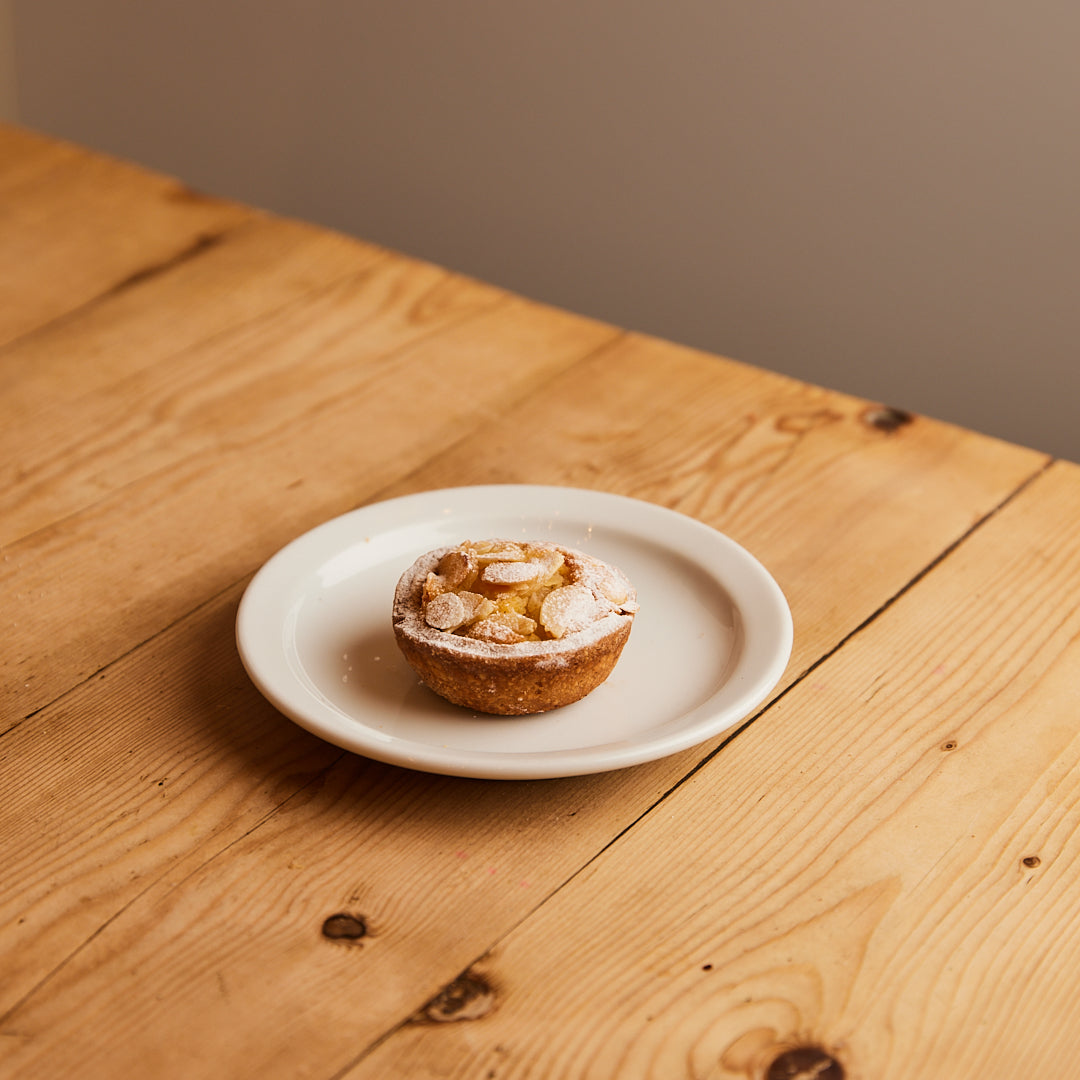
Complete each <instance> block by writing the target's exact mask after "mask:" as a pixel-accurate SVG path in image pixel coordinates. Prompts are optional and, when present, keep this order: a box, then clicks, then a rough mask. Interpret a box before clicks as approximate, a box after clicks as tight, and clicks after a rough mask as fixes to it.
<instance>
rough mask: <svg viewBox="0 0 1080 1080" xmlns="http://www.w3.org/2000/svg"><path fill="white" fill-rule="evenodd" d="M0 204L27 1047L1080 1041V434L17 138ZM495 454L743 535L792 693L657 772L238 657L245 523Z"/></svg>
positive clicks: (498, 1072) (525, 477) (20, 1033)
mask: <svg viewBox="0 0 1080 1080" xmlns="http://www.w3.org/2000/svg"><path fill="white" fill-rule="evenodd" d="M0 212H3V213H5V215H6V217H5V223H10V225H11V229H10V231H9V232H5V246H4V248H3V251H2V255H3V258H0V291H2V290H7V291H6V292H4V293H3V295H4V296H5V297H10V298H12V299H13V302H14V306H15V309H17V313H16V314H15V315H11V314H8V313H7V312H8V308H9V307H10V306H11V305H8V306H7V307H5V308H4V309H3V310H4V312H5V314H4V315H0V394H2V400H3V401H4V405H5V424H4V425H3V426H2V427H0V605H2V607H3V611H4V628H5V631H6V640H8V641H9V643H10V644H9V648H8V650H6V651H5V653H4V655H3V656H2V657H0V694H2V695H3V696H2V701H3V705H2V706H0V709H2V710H3V712H2V716H0V854H2V857H3V859H4V868H5V872H4V874H3V875H2V876H0V971H2V972H3V973H4V975H3V978H2V979H0V1073H3V1075H5V1077H6V1076H8V1075H10V1076H12V1077H28V1078H29V1077H38V1076H42V1075H50V1076H51V1075H57V1076H62V1075H79V1076H85V1077H90V1078H96V1077H99V1076H100V1077H103V1078H104V1077H106V1076H107V1077H114V1076H123V1075H134V1074H137V1073H140V1072H141V1073H143V1074H148V1075H152V1076H155V1077H170V1076H178V1077H179V1076H183V1077H187V1076H191V1075H215V1076H224V1077H229V1078H234V1077H235V1078H242V1077H247V1076H256V1075H257V1076H259V1077H260V1078H265V1077H275V1076H281V1077H293V1076H298V1075H308V1076H315V1077H326V1078H327V1080H330V1078H331V1077H337V1078H342V1077H344V1076H345V1075H350V1076H354V1077H356V1078H359V1077H361V1076H380V1077H382V1076H395V1075H407V1076H413V1075H415V1076H420V1077H423V1076H436V1075H437V1076H462V1077H465V1076H468V1077H472V1076H488V1077H493V1076H497V1077H503V1076H525V1075H532V1076H538V1075H543V1076H553V1077H561V1076H567V1077H570V1076H583V1077H584V1076H589V1077H599V1076H604V1077H607V1076H616V1075H618V1076H650V1077H652V1076H655V1077H659V1076H665V1077H666V1076H669V1075H675V1076H695V1077H711V1078H712V1080H730V1078H732V1077H746V1078H754V1080H761V1078H762V1077H764V1076H765V1072H766V1071H767V1069H768V1067H769V1063H770V1062H772V1061H773V1060H774V1059H775V1058H776V1057H777V1055H778V1054H780V1053H781V1052H782V1051H784V1050H785V1049H788V1048H790V1047H792V1046H795V1045H805V1046H806V1047H808V1049H807V1050H806V1053H808V1054H817V1055H818V1057H817V1058H815V1059H813V1060H810V1059H808V1058H806V1057H803V1058H798V1057H796V1058H791V1059H789V1060H790V1061H791V1062H792V1063H793V1068H794V1069H795V1070H796V1071H798V1070H799V1069H801V1070H802V1072H803V1073H807V1072H813V1070H815V1069H816V1070H817V1072H818V1075H819V1076H828V1075H829V1074H828V1073H827V1072H825V1073H822V1071H821V1069H822V1068H823V1067H824V1064H823V1063H825V1062H826V1059H824V1058H822V1057H821V1054H824V1053H829V1054H834V1055H835V1057H836V1060H837V1061H838V1062H839V1063H841V1064H842V1066H843V1068H844V1069H845V1070H846V1076H847V1077H849V1078H853V1077H857V1076H875V1077H878V1076H882V1077H915V1076H919V1077H924V1076H941V1077H943V1078H944V1077H949V1078H950V1080H951V1078H952V1077H954V1076H955V1077H957V1078H959V1080H963V1078H964V1077H966V1076H969V1075H970V1076H976V1075H979V1076H986V1077H991V1078H994V1080H996V1078H997V1077H1001V1078H1004V1077H1012V1076H1015V1075H1026V1074H1027V1072H1028V1071H1030V1070H1027V1069H1026V1066H1025V1067H1021V1062H1022V1061H1025V1062H1026V1061H1028V1060H1030V1061H1034V1062H1037V1063H1040V1068H1041V1071H1049V1069H1050V1067H1051V1066H1052V1064H1053V1062H1054V1060H1056V1059H1054V1057H1053V1055H1054V1054H1055V1053H1059V1054H1061V1055H1063V1056H1062V1058H1061V1060H1069V1057H1068V1053H1069V1052H1070V1051H1071V1052H1073V1053H1075V1050H1076V1047H1075V1045H1074V1041H1073V1040H1074V1036H1072V1035H1071V1034H1070V1032H1072V1031H1073V1030H1075V1024H1073V1023H1070V1021H1071V1020H1073V1019H1075V1018H1074V1017H1073V1016H1072V1014H1071V1013H1070V1012H1069V1007H1068V1001H1069V1000H1070V999H1071V998H1073V997H1075V992H1076V987H1075V978H1074V976H1072V974H1071V972H1072V971H1074V970H1076V968H1077V964H1076V960H1077V959H1080V957H1077V955H1076V952H1077V944H1076V943H1077V938H1078V934H1077V932H1076V927H1075V925H1074V922H1075V920H1074V918H1073V915H1072V907H1071V905H1070V903H1069V896H1070V892H1071V893H1075V888H1076V882H1075V881H1074V876H1075V875H1074V873H1073V872H1072V871H1071V869H1070V867H1071V866H1072V865H1075V863H1076V859H1075V854H1076V853H1075V852H1074V851H1073V848H1074V847H1075V843H1076V841H1075V840H1074V834H1075V832H1076V829H1075V825H1076V818H1077V798H1076V795H1077V791H1078V790H1080V784H1077V776H1078V775H1080V769H1078V768H1077V765H1078V761H1077V756H1078V749H1080V748H1078V746H1077V740H1076V739H1075V737H1074V735H1073V730H1074V727H1075V725H1073V724H1072V723H1071V721H1070V716H1071V709H1072V704H1071V703H1072V701H1073V697H1074V695H1073V693H1072V687H1073V686H1074V685H1075V677H1076V674H1077V673H1076V664H1077V656H1076V647H1075V645H1074V640H1076V639H1078V629H1080V628H1078V627H1077V626H1076V619H1077V616H1076V615H1075V612H1076V610H1077V603H1076V600H1077V597H1076V595H1075V593H1076V591H1077V589H1078V588H1080V584H1078V582H1080V572H1078V570H1080V565H1078V564H1080V560H1078V558H1077V544H1078V541H1077V540H1075V539H1074V537H1075V536H1077V535H1078V533H1077V529H1076V524H1077V520H1078V517H1080V493H1078V492H1080V487H1078V484H1080V481H1078V479H1077V471H1076V470H1074V469H1071V468H1069V467H1065V466H1062V465H1057V464H1056V465H1054V466H1052V467H1051V468H1050V469H1049V470H1047V468H1046V467H1047V459H1046V458H1045V457H1044V456H1043V455H1039V454H1036V453H1034V452H1030V451H1026V450H1022V449H1020V448H1017V447H1011V446H1007V445H1005V444H1002V443H999V442H995V441H993V440H990V439H985V438H983V437H980V436H977V435H974V434H972V433H970V432H965V431H963V430H961V429H958V428H952V427H948V426H947V425H942V424H937V423H934V422H932V421H929V420H925V419H923V418H920V417H908V416H905V415H903V414H900V413H896V412H895V411H891V410H888V409H882V408H880V407H878V406H875V405H873V404H871V403H866V402H862V401H858V400H855V399H852V398H850V397H845V396H844V395H840V394H835V393H832V392H829V391H826V390H822V389H819V388H815V387H810V386H806V385H804V384H800V383H797V382H794V381H792V380H789V379H784V378H781V377H779V376H773V375H769V374H767V373H764V372H761V371H757V370H755V369H753V368H749V367H747V366H745V365H740V364H735V363H732V362H730V361H724V360H720V359H718V358H715V357H711V356H707V355H704V354H701V353H697V352H694V351H692V350H689V349H683V348H679V347H677V346H674V345H670V344H667V343H664V342H659V341H656V340H653V339H648V338H644V337H640V336H637V335H627V334H623V333H621V332H620V331H618V330H617V329H615V328H612V327H609V326H605V325H603V324H600V323H595V322H592V321H590V320H587V319H583V318H580V317H578V316H573V315H570V314H567V313H565V312H559V311H555V310H552V309H548V308H544V307H542V306H540V305H537V304H532V303H529V302H527V301H525V300H522V299H520V298H516V297H513V296H510V295H508V294H506V293H505V292H503V291H501V290H499V289H496V288H493V287H491V286H488V285H484V284H482V283H479V282H475V281H470V280H468V279H464V278H461V277H459V276H456V275H453V274H450V273H448V272H447V271H445V270H442V269H440V268H438V267H433V266H429V265H427V264H424V263H420V262H417V261H415V260H410V259H406V258H404V257H402V256H399V255H397V254H395V253H392V252H387V251H383V250H380V249H378V248H374V247H372V246H370V245H366V244H362V243H358V242H353V241H350V240H348V239H346V238H343V237H338V236H333V235H331V234H327V233H325V232H323V231H320V230H316V229H312V228H310V227H307V226H302V225H299V224H297V223H291V222H283V221H280V220H277V219H274V218H271V217H267V216H265V215H261V214H257V213H254V212H252V211H248V210H245V209H244V208H240V207H236V206H233V205H232V204H228V203H225V202H221V201H218V200H213V199H204V198H202V197H200V196H196V195H194V194H193V193H190V192H186V191H184V190H183V189H182V188H181V187H180V186H179V185H177V184H176V183H175V182H174V181H171V180H168V179H167V178H162V177H157V176H154V175H152V174H148V173H146V172H144V171H143V170H139V169H137V168H134V167H131V166H127V165H124V164H122V163H119V162H114V161H111V160H109V159H107V158H104V157H102V156H101V155H95V154H89V153H87V152H85V151H82V150H80V149H78V148H74V147H70V146H66V145H64V144H61V143H57V142H55V141H53V140H48V139H43V138H40V137H37V136H32V135H30V134H28V133H22V132H18V131H16V130H14V129H0ZM9 235H10V237H11V238H12V244H11V246H10V247H8V246H7V245H6V241H7V237H8V236H9ZM20 261H23V262H25V264H26V265H25V267H24V268H23V267H19V262H20ZM13 268H14V269H13ZM23 270H25V272H22V271H23ZM5 318H6V319H7V320H8V321H7V322H5V321H4V319H5ZM15 336H17V340H14V339H13V338H14V337H15ZM5 341H6V342H7V344H6V346H5V345H4V344H3V343H4V342H5ZM486 482H528V483H550V484H569V485H575V486H580V487H586V488H595V489H602V490H610V491H617V492H622V493H624V494H628V495H633V496H637V497H639V498H643V499H647V500H650V501H653V502H656V503H660V504H662V505H665V506H669V507H672V508H674V509H677V510H681V511H683V512H685V513H688V514H691V515H692V516H694V517H696V518H698V519H700V520H702V521H705V522H707V523H709V524H711V525H714V526H716V527H718V528H721V529H723V530H724V531H725V532H727V533H729V534H730V535H732V536H733V537H734V538H736V539H737V540H739V541H741V542H742V543H744V544H745V545H746V546H747V547H748V548H749V549H750V550H751V551H753V552H754V553H755V554H756V555H758V556H759V557H760V558H761V559H762V560H763V561H764V562H765V564H766V565H767V566H768V567H769V569H770V570H772V571H773V572H774V574H775V575H776V576H777V578H778V579H779V580H780V583H781V585H782V586H783V588H784V589H785V592H786V593H787V595H788V598H789V600H790V602H791V605H792V609H793V613H794V617H795V624H796V646H795V652H794V655H793V658H792V663H791V664H790V665H789V669H788V672H787V674H786V675H785V678H784V680H783V682H782V684H781V687H780V688H778V691H777V695H775V696H774V703H773V704H772V705H771V706H770V707H769V708H767V709H765V710H764V711H763V713H762V714H761V715H760V716H759V717H758V718H757V719H756V720H755V721H754V722H753V723H752V724H750V725H749V726H748V727H746V728H745V729H744V730H743V731H742V732H741V733H740V734H738V735H737V736H735V737H733V738H732V739H731V740H730V741H724V740H721V739H720V738H717V739H714V740H712V741H711V742H709V743H706V744H704V745H702V746H700V747H697V748H694V749H693V750H691V751H687V752H685V753H683V754H680V755H676V756H674V757H671V758H668V759H665V760H662V761H659V762H654V763H652V764H649V765H646V766H641V767H639V768H636V769H631V770H626V771H624V772H621V773H617V774H611V775H601V776H593V777H582V778H575V779H568V780H558V781H545V782H533V783H494V782H479V781H467V780H458V779H452V778H445V777H437V776H426V775H422V774H417V773H412V772H409V771H406V770H401V769H396V768H393V767H390V766H383V765H378V764H376V763H373V762H370V761H366V760H364V759H362V758H359V757H356V756H354V755H350V754H346V753H343V752H341V751H339V750H338V749H336V748H335V747H332V746H329V745H328V744H326V743H323V742H321V741H319V740H317V739H315V738H314V737H313V736H310V735H308V734H306V733H305V732H303V731H301V730H300V729H299V728H298V727H296V726H295V725H293V724H292V723H290V722H288V721H286V720H285V719H284V718H283V717H282V716H280V715H279V714H278V713H277V712H276V711H275V710H274V709H272V708H271V707H270V706H269V705H268V704H267V702H266V701H265V700H264V699H262V698H261V697H260V696H259V695H258V693H257V692H256V691H255V689H254V687H253V686H252V685H251V683H250V682H249V680H248V679H247V678H246V676H245V674H244V672H243V670H242V668H241V666H240V663H239V660H238V657H237V655H236V650H235V646H234V643H233V625H234V619H235V611H236V605H237V603H238V600H239V597H240V595H241V592H242V589H243V587H244V584H245V583H246V581H247V580H248V577H249V575H250V574H251V572H252V571H253V570H254V569H255V568H256V567H257V566H258V565H259V564H260V563H261V562H262V561H263V560H265V559H266V558H267V557H268V556H269V555H270V554H271V553H272V552H273V551H275V550H276V549H277V548H279V547H280V546H281V545H282V544H284V543H285V542H287V541H288V540H290V539H292V538H293V537H295V536H296V535H298V534H299V533H301V532H303V531H304V530H306V529H308V528H310V527H311V526H313V525H315V524H318V523H319V522H321V521H323V520H325V519H326V518H328V517H331V516H333V515H334V514H337V513H340V512H343V511H345V510H348V509H351V508H353V507H354V506H357V505H361V504H363V503H365V502H367V501H371V500H373V499H377V498H383V497H388V496H391V495H396V494H402V493H405V492H408V491H417V490H426V489H430V488H435V487H441V486H450V485H456V484H465V483H486ZM787 687H792V689H790V691H789V692H787V693H784V692H783V691H784V688H787ZM1024 860H1027V862H1026V863H1025V861H1024ZM328 919H329V920H330V922H329V924H328V923H327V920H328ZM343 935H344V936H343ZM349 935H352V936H349ZM1055 950H1060V951H1061V958H1058V957H1057V956H1056V953H1055ZM1040 1010H1041V1011H1040ZM950 1012H951V1013H952V1015H953V1016H960V1017H962V1018H963V1025H962V1031H959V1032H957V1031H956V1030H954V1028H953V1027H952V1026H950V1025H951V1021H950ZM984 1017H985V1018H986V1019H987V1020H988V1022H989V1029H988V1030H989V1034H987V1033H986V1032H984V1030H983V1028H982V1027H981V1026H980V1023H979V1021H980V1019H981V1018H984ZM440 1021H456V1022H453V1023H444V1022H440ZM811 1044H812V1045H813V1046H815V1047H817V1048H818V1049H816V1050H811V1049H809V1047H810V1045H811ZM178 1048H181V1050H182V1052H180V1053H178ZM912 1048H913V1049H912ZM1024 1054H1028V1055H1029V1058H1027V1059H1024V1058H1023V1055H1024ZM815 1062H816V1064H815ZM977 1067H978V1068H981V1069H982V1072H978V1071H977ZM965 1070H967V1071H965ZM995 1070H997V1072H995ZM774 1072H775V1070H774ZM769 1080H775V1077H770V1078H769ZM832 1080H835V1074H834V1077H833V1078H832Z"/></svg>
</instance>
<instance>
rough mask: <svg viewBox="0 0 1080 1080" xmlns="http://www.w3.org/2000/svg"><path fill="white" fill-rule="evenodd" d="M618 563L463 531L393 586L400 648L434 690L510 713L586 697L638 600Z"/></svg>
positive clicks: (618, 648) (614, 652)
mask: <svg viewBox="0 0 1080 1080" xmlns="http://www.w3.org/2000/svg"><path fill="white" fill-rule="evenodd" d="M637 607H638V605H637V597H636V594H635V592H634V589H633V586H631V584H630V582H629V581H627V579H626V577H625V576H624V575H623V573H622V572H621V571H619V570H617V569H616V568H615V567H614V566H610V565H608V564H607V563H605V562H601V561H600V560H599V559H596V558H593V557H592V556H591V555H586V554H584V553H583V552H580V551H574V550H573V549H571V548H565V547H560V546H559V545H557V544H551V543H544V542H524V541H520V540H516V541H515V540H480V541H465V542H464V543H462V544H459V545H458V546H457V547H446V548H439V549H438V550H436V551H430V552H428V553H427V554H426V555H422V556H421V557H420V558H419V559H417V560H416V562H415V563H413V565H412V566H411V567H410V568H409V569H408V570H406V571H405V573H404V574H403V575H402V577H401V580H400V581H399V582H398V585H397V589H396V590H395V593H394V610H393V622H394V633H395V635H396V637H397V643H398V647H399V648H400V649H401V651H402V653H403V654H404V656H405V659H406V660H407V661H408V662H409V664H410V665H411V667H412V668H413V670H414V671H415V672H416V673H417V675H419V676H420V679H421V680H422V681H423V682H424V683H425V684H426V685H427V686H428V687H430V688H431V689H432V690H434V691H435V693H437V694H439V695H440V696H442V697H444V698H446V699H447V700H448V701H452V702H453V703H454V704H455V705H463V706H465V707H466V708H469V709H473V710H475V711H477V712H485V713H497V714H499V715H503V716H515V715H522V714H525V713H538V712H545V711H547V710H548V709H555V708H558V707H559V706H561V705H569V704H570V702H572V701H577V700H578V699H579V698H583V697H584V696H585V695H586V694H588V693H590V692H591V691H592V690H595V689H596V687H597V686H599V685H600V684H601V683H602V682H603V681H604V680H605V679H606V678H607V677H608V675H610V674H611V671H612V669H613V668H614V667H615V663H616V661H617V660H618V659H619V654H620V653H621V652H622V649H623V646H624V645H625V644H626V640H627V638H628V637H629V636H630V627H631V625H632V623H633V621H634V613H635V612H636V611H637Z"/></svg>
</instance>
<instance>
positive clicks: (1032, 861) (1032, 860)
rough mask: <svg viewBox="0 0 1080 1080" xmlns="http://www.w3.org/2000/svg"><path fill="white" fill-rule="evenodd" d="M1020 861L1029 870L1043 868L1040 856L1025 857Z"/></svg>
mask: <svg viewBox="0 0 1080 1080" xmlns="http://www.w3.org/2000/svg"><path fill="white" fill-rule="evenodd" d="M1020 861H1021V862H1022V863H1023V864H1024V865H1025V866H1026V867H1027V868H1028V869H1029V870H1034V869H1035V867H1036V866H1042V859H1040V858H1039V856H1038V855H1025V856H1024V857H1023V858H1022V859H1021V860H1020Z"/></svg>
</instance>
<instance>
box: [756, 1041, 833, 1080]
mask: <svg viewBox="0 0 1080 1080" xmlns="http://www.w3.org/2000/svg"><path fill="white" fill-rule="evenodd" d="M765 1080H844V1067H843V1066H842V1065H841V1064H840V1062H839V1061H837V1060H836V1058H834V1057H833V1056H832V1055H831V1054H828V1053H826V1052H825V1051H824V1050H822V1049H821V1047H819V1046H796V1047H793V1048H792V1049H791V1050H785V1051H784V1052H783V1053H782V1054H781V1055H780V1056H779V1057H778V1058H776V1059H775V1060H774V1061H773V1063H772V1064H771V1065H770V1066H769V1068H768V1071H767V1072H766V1073H765Z"/></svg>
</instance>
